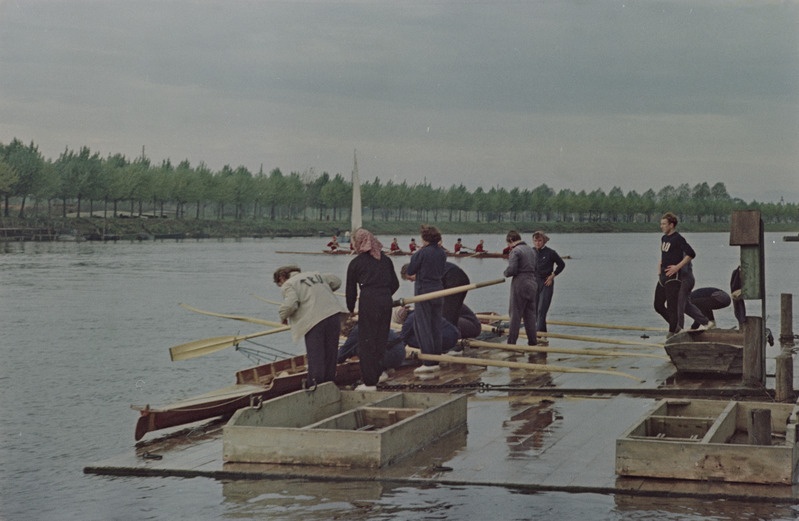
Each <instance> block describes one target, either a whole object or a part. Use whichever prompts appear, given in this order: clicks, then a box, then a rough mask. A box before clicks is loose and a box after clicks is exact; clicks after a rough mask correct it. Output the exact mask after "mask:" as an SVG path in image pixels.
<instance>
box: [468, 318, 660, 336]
mask: <svg viewBox="0 0 799 521" xmlns="http://www.w3.org/2000/svg"><path fill="white" fill-rule="evenodd" d="M477 318H478V319H481V320H504V321H506V322H507V321H508V320H510V317H509V316H508V315H487V314H482V315H481V314H478V315H477ZM547 324H550V325H555V326H575V327H593V328H598V329H621V330H626V331H657V332H659V333H665V332H666V331H668V329H666V328H662V327H647V326H617V325H614V324H593V323H589V322H568V321H565V320H547Z"/></svg>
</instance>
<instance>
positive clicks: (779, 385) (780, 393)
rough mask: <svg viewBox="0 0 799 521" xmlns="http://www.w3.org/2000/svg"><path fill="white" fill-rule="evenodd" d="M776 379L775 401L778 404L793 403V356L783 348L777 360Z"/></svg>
mask: <svg viewBox="0 0 799 521" xmlns="http://www.w3.org/2000/svg"><path fill="white" fill-rule="evenodd" d="M776 364H777V365H776V369H775V370H776V373H775V375H774V376H775V378H774V380H775V381H774V389H775V392H774V399H775V400H776V401H778V402H792V401H793V400H794V396H793V394H794V393H793V354H792V353H791V350H790V349H785V348H783V350H782V352H780V354H778V355H777V358H776Z"/></svg>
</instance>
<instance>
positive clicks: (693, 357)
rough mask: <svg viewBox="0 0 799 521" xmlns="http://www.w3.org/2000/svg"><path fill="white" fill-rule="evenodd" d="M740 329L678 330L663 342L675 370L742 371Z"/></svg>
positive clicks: (739, 372) (734, 372) (719, 372)
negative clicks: (692, 331)
mask: <svg viewBox="0 0 799 521" xmlns="http://www.w3.org/2000/svg"><path fill="white" fill-rule="evenodd" d="M743 344H744V333H743V331H737V330H733V329H708V330H706V331H700V332H695V333H689V332H687V331H681V332H680V333H677V334H676V335H674V336H672V337H671V338H669V339H668V340H666V343H665V344H664V348H665V349H666V353H667V354H668V355H669V358H671V361H672V363H673V364H674V367H676V368H677V372H680V373H708V374H719V375H740V374H743Z"/></svg>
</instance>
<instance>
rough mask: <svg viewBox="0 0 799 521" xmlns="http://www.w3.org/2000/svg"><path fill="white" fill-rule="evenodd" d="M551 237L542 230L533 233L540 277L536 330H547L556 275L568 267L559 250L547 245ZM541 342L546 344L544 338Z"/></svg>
mask: <svg viewBox="0 0 799 521" xmlns="http://www.w3.org/2000/svg"><path fill="white" fill-rule="evenodd" d="M548 242H549V237H548V236H547V234H546V233H544V232H542V231H537V232H535V233H533V247H534V248H535V252H536V253H537V254H538V261H537V263H536V267H535V275H536V277H537V278H538V309H537V314H538V319H537V320H536V326H535V328H536V330H537V331H543V332H546V330H547V313H548V312H549V306H550V304H552V295H553V293H554V292H555V277H557V276H558V275H560V273H561V272H562V271H563V270H564V269H565V268H566V263H565V262H563V259H562V258H561V257H560V255H558V252H556V251H555V250H553V249H552V248H550V247H549V246H547V243H548ZM541 343H543V344H546V343H548V341H547V340H546V339H544V340H543V341H542V342H541Z"/></svg>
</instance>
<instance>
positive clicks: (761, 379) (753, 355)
mask: <svg viewBox="0 0 799 521" xmlns="http://www.w3.org/2000/svg"><path fill="white" fill-rule="evenodd" d="M763 336H764V335H763V318H762V317H746V326H745V328H744V352H743V358H744V361H743V383H744V385H748V386H751V387H763V386H765V384H766V370H765V351H766V349H765V345H764V338H763Z"/></svg>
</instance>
